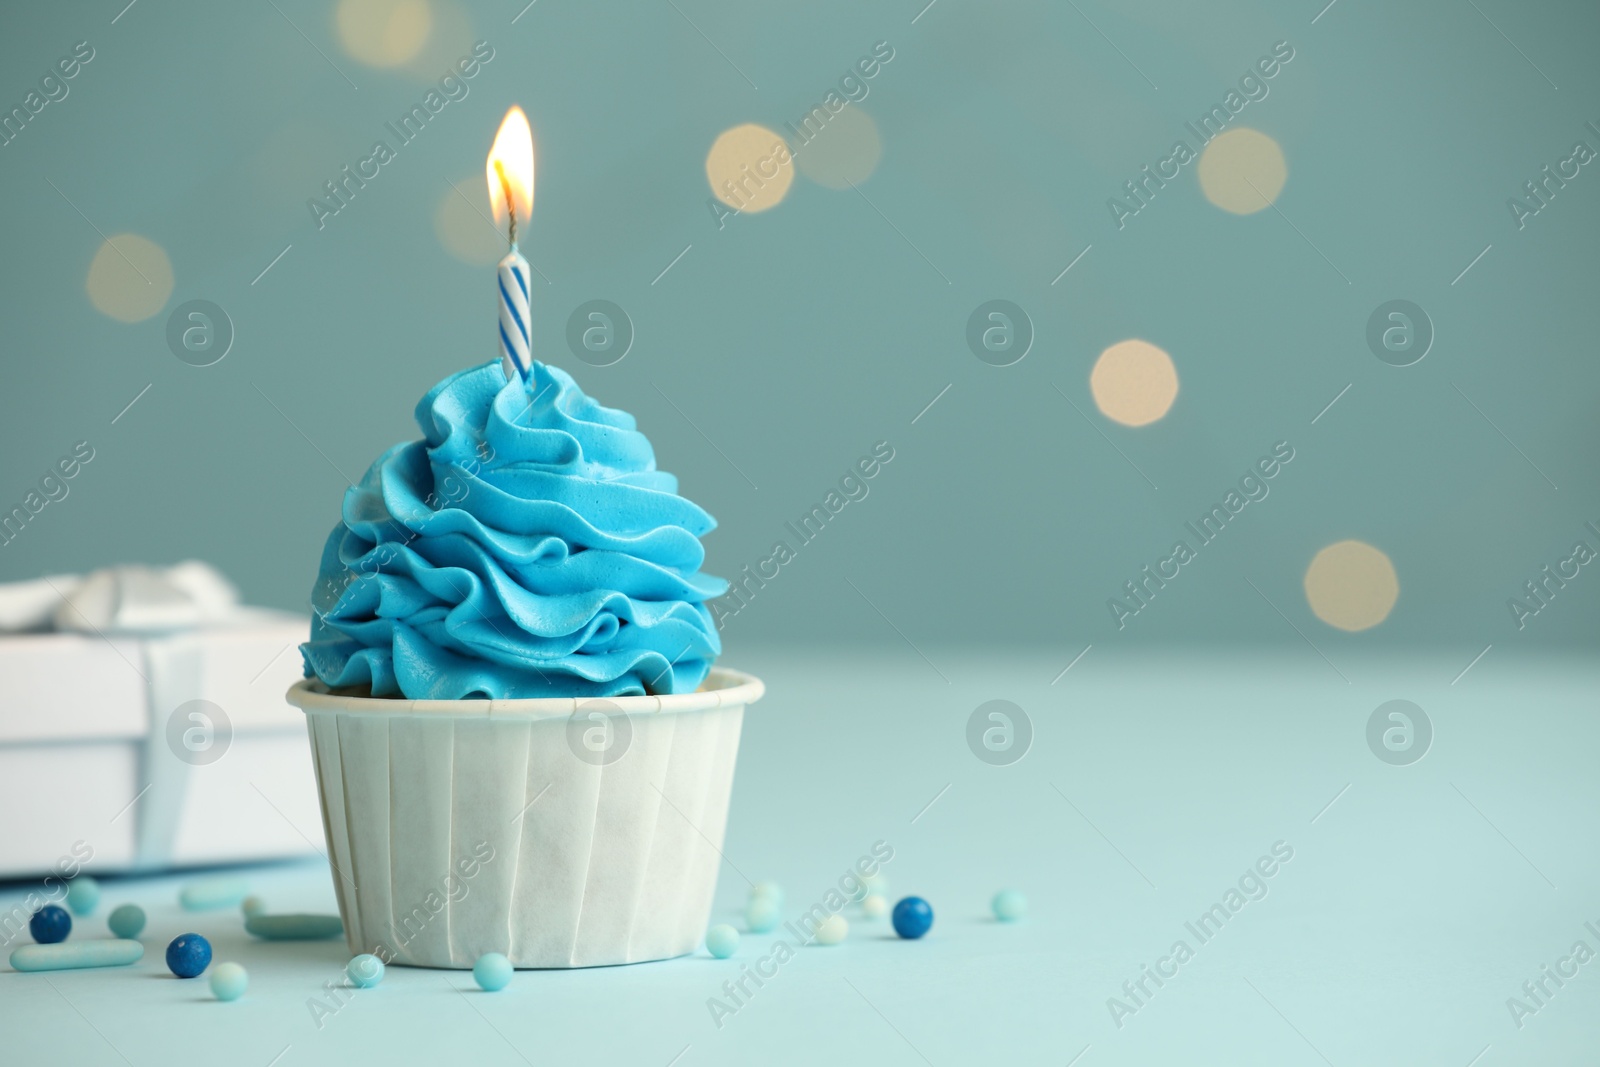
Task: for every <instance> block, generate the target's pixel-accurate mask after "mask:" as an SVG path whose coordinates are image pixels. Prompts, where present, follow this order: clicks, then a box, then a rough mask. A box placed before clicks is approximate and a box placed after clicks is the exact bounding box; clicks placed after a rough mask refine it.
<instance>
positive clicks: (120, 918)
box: [106, 904, 144, 937]
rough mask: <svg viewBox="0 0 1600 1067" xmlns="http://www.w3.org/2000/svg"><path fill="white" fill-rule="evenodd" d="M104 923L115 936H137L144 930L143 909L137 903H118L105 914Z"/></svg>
mask: <svg viewBox="0 0 1600 1067" xmlns="http://www.w3.org/2000/svg"><path fill="white" fill-rule="evenodd" d="M106 925H107V926H109V927H110V928H111V932H112V933H113V934H115V935H116V936H117V937H138V936H139V934H140V933H141V932H143V930H144V909H143V908H141V907H139V905H137V904H119V905H118V906H117V907H116V908H114V909H112V912H111V914H110V915H108V916H106Z"/></svg>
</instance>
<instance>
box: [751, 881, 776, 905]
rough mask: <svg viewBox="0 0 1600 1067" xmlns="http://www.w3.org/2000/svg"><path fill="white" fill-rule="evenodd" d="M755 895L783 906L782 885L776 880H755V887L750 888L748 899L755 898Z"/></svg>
mask: <svg viewBox="0 0 1600 1067" xmlns="http://www.w3.org/2000/svg"><path fill="white" fill-rule="evenodd" d="M757 897H766V898H767V899H768V900H770V901H772V903H773V904H774V905H775V906H777V907H780V908H781V907H782V906H783V887H782V886H780V885H779V884H778V883H777V882H757V883H756V884H755V887H754V888H753V889H751V890H750V899H751V900H755V899H756V898H757Z"/></svg>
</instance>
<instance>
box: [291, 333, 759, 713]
mask: <svg viewBox="0 0 1600 1067" xmlns="http://www.w3.org/2000/svg"><path fill="white" fill-rule="evenodd" d="M500 366H501V365H500V362H499V361H498V360H496V361H494V362H492V363H486V364H484V365H483V366H481V367H476V368H473V369H471V370H466V371H462V372H460V373H458V374H455V375H452V376H451V377H449V378H446V379H445V380H444V381H442V382H440V383H439V384H438V385H436V386H434V387H433V388H432V389H431V390H429V391H428V394H427V395H426V396H424V397H423V398H422V400H421V402H419V403H418V404H417V410H416V418H417V422H418V424H419V425H420V426H421V427H422V433H423V439H422V440H421V441H413V442H410V443H407V444H401V445H396V446H395V447H394V448H391V449H390V450H389V451H388V452H386V453H384V455H383V456H381V457H380V458H379V459H378V461H377V462H376V463H374V464H373V465H372V466H371V467H370V468H369V469H368V470H367V473H366V474H365V475H364V476H363V477H362V479H361V482H360V484H359V485H356V486H353V487H351V488H350V489H349V491H348V492H346V493H345V497H344V505H343V508H342V517H341V520H340V522H339V524H338V525H337V526H335V527H334V529H333V532H332V534H330V535H329V537H328V541H327V545H326V547H325V548H324V550H323V553H322V565H321V570H320V572H319V574H318V578H317V585H316V588H315V590H314V591H313V593H312V607H313V609H314V611H315V618H314V619H313V621H312V624H311V640H310V641H308V642H307V643H306V644H304V645H301V646H300V651H301V653H302V654H303V656H304V657H305V665H306V674H307V675H308V676H311V675H315V676H316V677H317V678H318V679H320V680H321V681H322V682H323V684H325V685H327V686H329V687H330V688H333V689H357V690H361V691H366V692H370V693H371V695H373V696H388V697H406V698H409V699H413V700H419V699H428V700H459V699H463V698H469V697H489V698H494V699H507V698H517V697H549V696H565V697H613V696H632V695H639V694H645V693H684V692H692V691H693V690H694V689H695V688H696V687H698V686H699V684H700V683H701V682H702V681H703V680H704V679H705V676H706V672H707V671H708V670H709V669H710V667H711V662H712V660H713V659H715V658H716V656H717V654H718V653H719V652H721V650H722V649H721V643H720V641H719V640H718V638H717V631H716V628H715V627H714V626H713V625H712V621H711V614H710V612H709V611H708V610H707V609H706V606H705V602H706V601H707V600H709V599H711V598H714V597H717V596H720V595H721V594H722V593H724V592H725V591H726V590H727V583H726V582H724V581H723V580H722V579H720V578H713V577H711V576H709V575H706V574H703V573H701V572H700V564H701V562H702V561H703V559H704V557H705V550H704V548H703V547H702V546H701V544H700V538H701V537H702V536H704V535H705V534H706V533H708V532H709V531H711V530H712V529H713V528H714V527H715V526H716V522H715V520H713V519H712V518H711V516H710V515H708V514H706V512H705V511H703V510H701V509H700V508H699V507H697V506H696V505H694V504H692V503H690V502H689V501H688V500H685V499H684V498H683V497H681V496H679V495H678V482H677V479H676V478H674V477H673V476H672V475H670V474H667V473H666V472H664V471H659V470H657V469H656V463H655V453H654V451H653V450H652V449H651V447H650V442H649V441H648V440H647V439H646V438H645V436H644V434H642V433H640V432H639V431H638V429H637V428H636V424H635V422H634V419H633V416H632V415H629V414H628V413H627V412H624V411H617V410H615V409H612V408H607V407H603V406H601V405H600V404H598V403H596V402H595V401H594V400H592V399H590V398H589V397H588V396H586V395H585V394H584V392H583V391H582V390H581V389H579V388H578V386H577V384H576V383H575V382H574V381H573V380H572V378H571V377H570V376H568V375H567V374H566V373H565V372H563V371H561V370H559V369H557V368H555V367H549V366H546V365H544V364H541V363H537V362H536V363H535V364H534V366H533V371H532V373H531V374H530V375H529V378H528V382H527V384H524V383H523V382H521V381H512V382H507V381H506V378H505V375H504V373H503V372H502V371H501V369H500Z"/></svg>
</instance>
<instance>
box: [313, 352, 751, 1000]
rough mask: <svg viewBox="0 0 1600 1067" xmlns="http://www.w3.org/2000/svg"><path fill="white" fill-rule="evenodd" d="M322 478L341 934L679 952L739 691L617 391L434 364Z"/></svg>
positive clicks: (445, 959)
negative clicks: (387, 434) (334, 505)
mask: <svg viewBox="0 0 1600 1067" xmlns="http://www.w3.org/2000/svg"><path fill="white" fill-rule="evenodd" d="M416 418H417V422H418V423H419V425H420V426H421V428H422V435H423V437H422V440H420V441H414V442H411V443H407V444H402V445H397V446H396V447H394V448H392V449H390V450H389V451H388V452H387V453H385V454H384V455H383V456H382V457H381V458H379V460H378V461H377V462H376V463H374V464H373V465H372V467H371V468H370V469H369V470H368V471H367V473H366V475H365V476H364V477H363V478H362V480H361V483H360V484H359V485H357V486H354V487H353V488H351V489H350V490H349V491H348V492H347V493H346V494H345V499H344V507H343V511H342V519H341V521H340V522H339V524H338V525H337V526H335V527H334V529H333V532H332V534H331V535H330V536H329V538H328V541H327V545H326V547H325V548H324V551H323V556H322V564H321V569H320V572H319V574H318V578H317V583H316V586H315V589H314V591H313V595H312V606H313V608H314V610H315V618H314V620H313V622H312V627H311V639H310V640H309V641H308V642H306V643H305V644H304V645H302V646H301V652H302V654H303V656H304V659H305V672H306V678H305V680H304V681H302V682H300V683H298V684H296V685H295V686H294V687H293V688H292V689H291V690H290V691H289V701H290V703H292V704H294V705H296V706H297V707H299V708H301V709H302V710H304V711H305V713H306V717H307V723H308V725H309V729H310V733H311V741H312V749H313V755H314V757H315V762H316V769H317V779H318V783H319V788H320V792H321V799H322V810H323V819H324V829H325V830H326V833H327V838H328V843H329V849H330V851H329V859H330V861H331V863H332V865H333V867H334V872H335V877H334V886H335V889H336V891H337V893H338V897H339V908H340V912H341V914H342V915H343V917H344V924H345V933H346V938H347V940H348V941H349V947H350V950H351V952H352V953H356V952H371V953H373V954H375V955H377V956H378V957H379V958H380V959H383V960H384V961H385V962H395V963H401V964H414V965H419V966H430V967H459V968H466V967H471V966H472V964H473V962H474V961H475V960H476V959H477V958H478V957H479V956H480V955H482V954H483V953H486V952H502V953H504V954H505V955H506V956H507V957H509V958H510V960H511V962H512V963H513V964H514V965H515V966H518V967H583V966H592V965H599V964H615V963H634V962H639V961H643V960H652V959H663V958H666V957H670V956H676V955H682V954H684V953H686V952H690V951H693V950H694V948H695V947H696V945H697V944H698V942H699V938H700V935H701V933H702V932H703V930H704V928H705V922H706V918H707V915H708V914H709V911H710V905H711V896H712V892H713V890H714V888H715V883H716V874H717V867H718V863H719V861H720V845H721V841H722V835H723V829H724V826H725V824H726V819H727V807H728V798H729V793H730V791H731V788H732V781H733V767H734V761H735V758H736V756H737V752H738V744H739V731H740V726H741V723H742V720H743V712H744V707H745V705H746V704H749V703H752V702H754V701H755V700H757V699H759V698H760V696H761V694H762V685H761V683H760V681H758V680H756V679H755V678H752V677H749V676H748V675H743V674H740V673H738V672H736V671H730V670H726V669H718V668H713V666H712V663H713V661H714V660H715V659H716V657H717V655H718V653H719V652H720V651H721V644H720V642H719V640H718V637H717V631H716V627H715V625H714V624H713V622H712V618H711V614H710V611H709V610H708V608H707V601H709V600H711V599H713V598H715V597H717V596H720V595H721V594H722V593H724V592H725V591H726V590H727V583H726V582H724V581H722V580H721V579H718V578H713V577H710V576H708V575H706V574H704V573H702V572H701V571H700V565H701V563H702V561H703V559H704V549H703V547H702V546H701V543H700V538H701V537H703V536H704V535H705V534H707V533H708V532H710V531H711V530H712V529H713V528H714V526H715V522H714V521H713V520H712V518H711V516H710V515H708V514H707V513H706V512H705V511H704V510H702V509H701V508H699V507H697V506H696V505H695V504H693V503H691V502H690V501H688V500H686V499H684V498H683V497H681V496H679V495H678V493H677V480H676V479H675V478H674V477H673V476H672V475H670V474H667V473H665V472H663V471H658V470H657V469H656V465H655V456H654V453H653V451H652V449H651V447H650V443H649V441H648V440H646V438H645V437H644V435H643V434H641V433H639V432H638V430H637V428H636V425H635V422H634V419H633V417H632V416H630V415H628V414H627V413H626V412H622V411H617V410H614V409H611V408H606V407H603V406H601V405H600V404H598V403H596V402H595V401H594V400H592V399H590V398H589V397H588V396H586V395H584V393H583V391H582V390H581V389H579V388H578V386H577V384H576V383H575V382H574V381H573V380H572V378H571V377H569V376H568V375H567V374H565V373H564V372H562V371H561V370H559V369H557V368H554V367H549V366H545V365H543V364H540V363H537V362H536V363H534V364H533V366H532V369H531V372H530V374H529V375H528V378H527V380H526V382H524V381H523V380H522V379H521V378H516V379H514V380H511V381H507V378H506V375H505V373H504V371H503V370H502V369H501V363H500V362H499V361H495V362H492V363H486V364H484V365H483V366H480V367H476V368H473V369H471V370H467V371H463V372H461V373H458V374H455V375H452V376H451V377H449V378H447V379H445V380H444V381H443V382H440V383H439V384H438V385H436V386H435V387H434V388H433V389H431V390H430V391H429V392H428V394H427V395H426V396H424V397H423V398H422V400H421V402H420V403H418V405H417V409H416Z"/></svg>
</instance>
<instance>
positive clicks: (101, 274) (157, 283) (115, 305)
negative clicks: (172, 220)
mask: <svg viewBox="0 0 1600 1067" xmlns="http://www.w3.org/2000/svg"><path fill="white" fill-rule="evenodd" d="M84 288H85V289H87V290H88V292H89V302H90V303H91V304H93V305H94V306H95V309H96V310H98V311H99V312H101V313H102V314H105V315H109V316H111V317H112V318H114V319H116V320H117V321H119V322H143V321H144V320H145V319H148V318H149V317H150V316H152V315H154V314H156V313H157V312H159V311H160V310H161V309H162V308H164V307H166V306H167V298H168V297H170V296H171V295H172V261H171V260H170V259H168V258H167V252H166V249H164V248H162V247H161V246H160V245H158V244H156V243H155V242H154V241H152V240H150V239H149V238H147V237H140V236H139V235H138V234H136V233H119V234H117V235H116V236H115V237H112V238H110V239H109V240H107V241H104V242H102V243H101V245H100V249H99V251H97V252H95V254H94V259H93V260H92V261H91V262H90V264H89V278H88V280H87V281H86V282H85V283H84Z"/></svg>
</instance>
